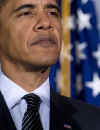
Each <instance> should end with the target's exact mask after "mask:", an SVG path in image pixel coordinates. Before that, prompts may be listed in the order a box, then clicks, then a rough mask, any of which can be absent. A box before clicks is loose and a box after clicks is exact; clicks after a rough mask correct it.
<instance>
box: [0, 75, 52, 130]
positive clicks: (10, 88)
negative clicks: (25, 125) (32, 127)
mask: <svg viewBox="0 0 100 130" xmlns="http://www.w3.org/2000/svg"><path fill="white" fill-rule="evenodd" d="M0 91H1V93H2V94H3V96H4V99H5V101H6V104H7V106H8V109H9V111H10V113H11V116H12V119H13V121H14V123H15V126H16V128H17V130H21V128H22V119H23V117H24V113H25V111H26V110H27V103H26V101H25V100H24V99H21V98H22V97H23V96H24V95H26V94H28V92H26V91H25V90H24V89H23V88H21V87H20V86H19V85H17V84H16V83H14V82H13V81H12V80H10V79H9V78H8V77H7V76H6V75H4V73H3V72H2V73H1V75H0ZM32 93H34V94H36V95H38V96H39V97H40V98H41V100H42V103H41V104H40V109H39V113H40V118H41V122H42V125H43V130H49V117H50V115H49V114H50V85H49V79H47V80H46V81H45V82H44V83H43V84H42V85H41V86H40V87H39V88H38V89H36V90H34V91H32Z"/></svg>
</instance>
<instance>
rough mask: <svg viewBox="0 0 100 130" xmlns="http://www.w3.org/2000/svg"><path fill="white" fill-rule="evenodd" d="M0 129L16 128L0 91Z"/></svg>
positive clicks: (9, 129) (11, 129) (10, 129)
mask: <svg viewBox="0 0 100 130" xmlns="http://www.w3.org/2000/svg"><path fill="white" fill-rule="evenodd" d="M0 130H16V128H15V125H14V122H13V120H12V117H11V115H10V112H9V110H8V107H7V105H6V103H5V100H4V98H3V96H2V94H1V92H0Z"/></svg>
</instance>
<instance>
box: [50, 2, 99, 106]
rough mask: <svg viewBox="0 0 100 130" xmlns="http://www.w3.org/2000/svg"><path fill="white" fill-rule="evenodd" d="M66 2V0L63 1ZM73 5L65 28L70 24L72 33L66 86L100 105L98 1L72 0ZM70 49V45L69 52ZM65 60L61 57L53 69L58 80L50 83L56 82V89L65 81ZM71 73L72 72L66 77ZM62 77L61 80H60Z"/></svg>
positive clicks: (73, 92)
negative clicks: (62, 77) (63, 69)
mask: <svg viewBox="0 0 100 130" xmlns="http://www.w3.org/2000/svg"><path fill="white" fill-rule="evenodd" d="M64 1H66V0H62V2H64ZM62 5H63V3H62ZM64 6H66V7H67V6H68V5H64ZM69 6H70V14H69V18H68V19H69V23H68V22H66V24H64V26H65V29H68V26H69V32H70V56H69V64H70V73H69V75H70V79H69V80H70V84H69V86H67V85H65V87H66V88H67V87H70V96H71V97H73V98H76V99H80V100H83V101H85V102H87V103H91V104H94V105H97V106H100V37H99V32H98V28H97V17H96V11H95V7H94V3H93V1H92V0H70V1H69ZM62 10H63V6H62ZM62 13H63V12H62ZM64 13H65V12H64ZM65 37H66V36H65ZM67 50H68V48H67V49H66V53H67ZM67 58H68V57H67ZM61 61H62V60H61V59H60V60H59V62H58V63H57V64H56V65H55V66H54V68H52V69H51V73H52V74H53V75H52V76H54V77H55V78H54V79H55V80H54V82H53V78H52V80H50V82H51V84H52V83H54V84H53V86H55V90H56V91H57V86H60V90H61V89H62V86H61V83H60V85H59V83H57V81H61V82H62V80H61V79H60V78H61V76H59V74H61V73H60V72H61V69H62V68H61V64H62V63H61ZM65 67H67V66H65ZM55 68H56V70H55ZM54 70H55V71H54ZM67 75H68V73H66V77H67ZM50 77H51V75H50ZM58 78H59V80H56V79H58ZM50 79H51V78H50ZM65 93H67V92H65Z"/></svg>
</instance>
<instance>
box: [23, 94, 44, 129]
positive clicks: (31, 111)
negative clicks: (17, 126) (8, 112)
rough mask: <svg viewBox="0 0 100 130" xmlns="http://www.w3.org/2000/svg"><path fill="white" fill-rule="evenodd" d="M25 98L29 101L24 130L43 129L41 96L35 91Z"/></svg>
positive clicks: (24, 119)
mask: <svg viewBox="0 0 100 130" xmlns="http://www.w3.org/2000/svg"><path fill="white" fill-rule="evenodd" d="M23 98H24V99H25V100H26V102H27V111H26V112H25V114H24V118H23V120H22V130H43V128H42V124H41V121H40V115H39V107H40V102H41V100H40V98H39V97H38V96H37V95H35V94H33V93H31V94H27V95H25V96H24V97H23Z"/></svg>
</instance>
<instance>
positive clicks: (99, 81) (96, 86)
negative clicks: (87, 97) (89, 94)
mask: <svg viewBox="0 0 100 130" xmlns="http://www.w3.org/2000/svg"><path fill="white" fill-rule="evenodd" d="M86 86H87V87H89V88H91V89H92V90H93V96H94V97H96V96H97V95H98V94H100V78H99V77H98V74H97V73H94V76H93V81H89V82H87V83H86Z"/></svg>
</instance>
